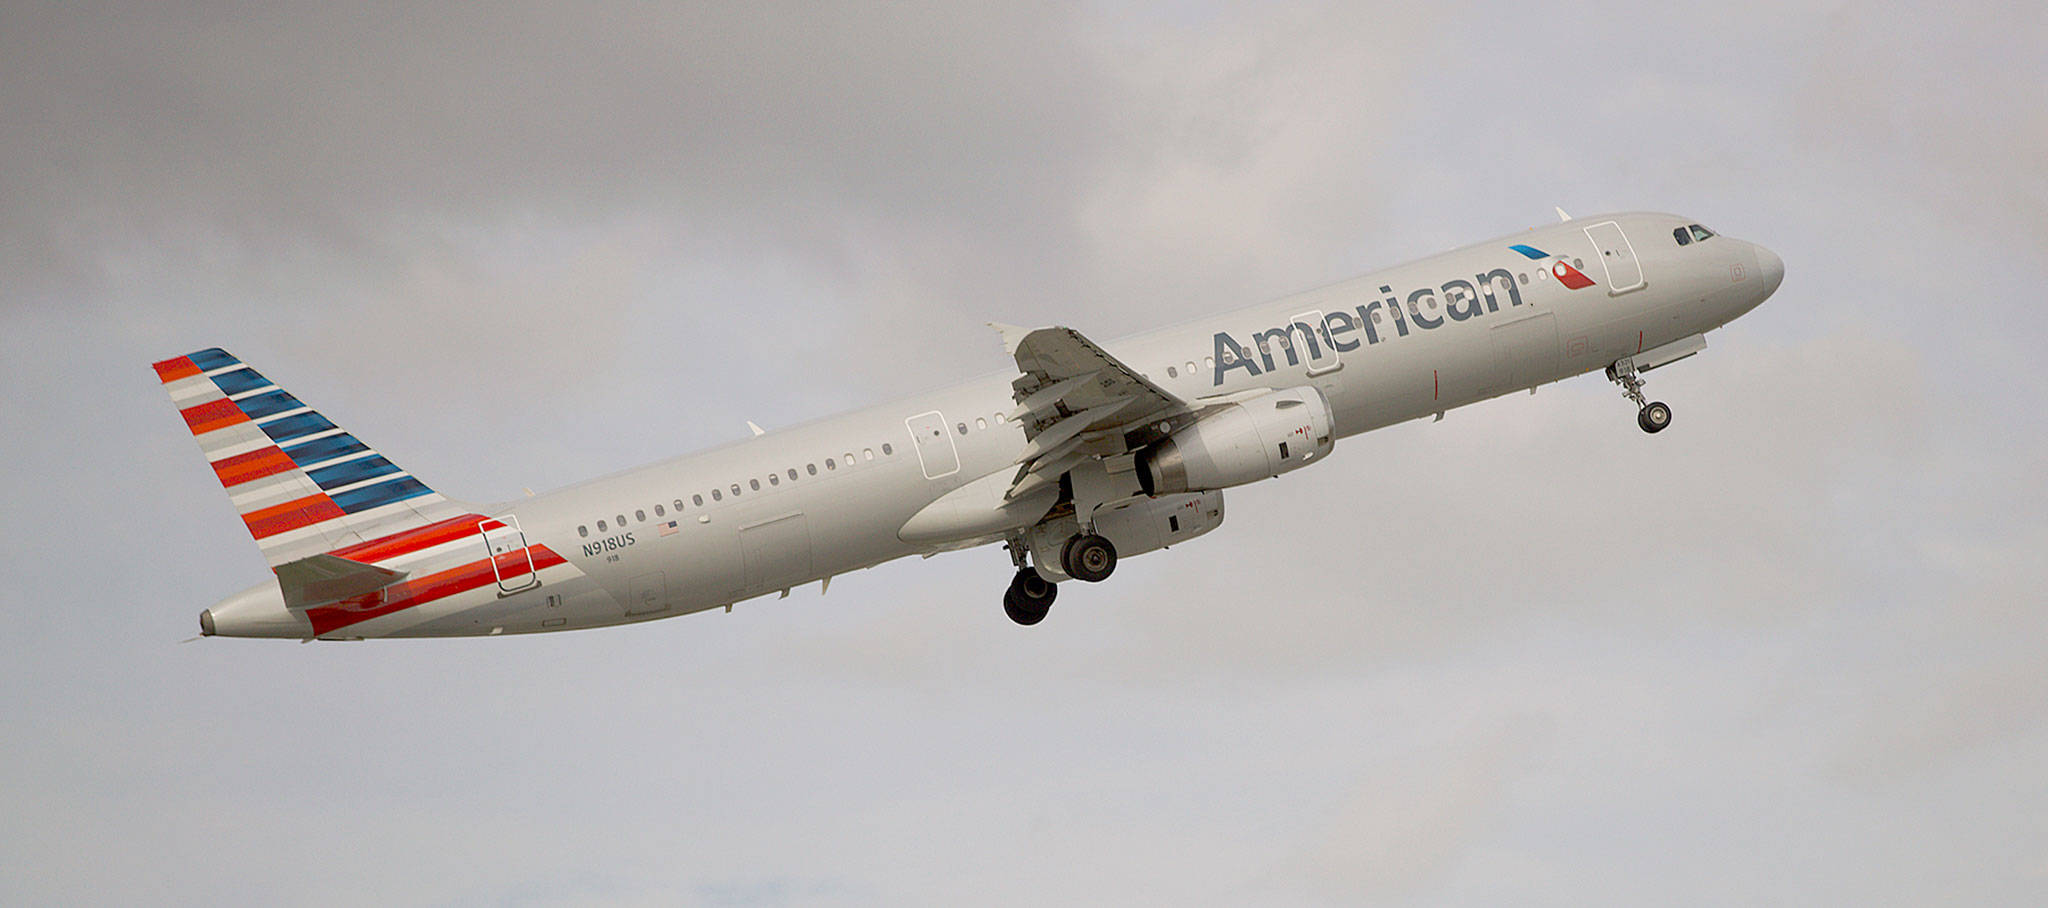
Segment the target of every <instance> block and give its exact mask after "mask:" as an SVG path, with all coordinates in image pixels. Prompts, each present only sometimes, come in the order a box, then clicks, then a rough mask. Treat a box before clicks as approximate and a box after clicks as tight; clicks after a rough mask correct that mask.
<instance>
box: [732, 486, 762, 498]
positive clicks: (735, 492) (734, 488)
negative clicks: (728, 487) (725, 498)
mask: <svg viewBox="0 0 2048 908" xmlns="http://www.w3.org/2000/svg"><path fill="white" fill-rule="evenodd" d="M756 484H757V485H758V483H756ZM732 497H734V498H738V497H740V484H739V483H737V482H735V483H733V484H732Z"/></svg>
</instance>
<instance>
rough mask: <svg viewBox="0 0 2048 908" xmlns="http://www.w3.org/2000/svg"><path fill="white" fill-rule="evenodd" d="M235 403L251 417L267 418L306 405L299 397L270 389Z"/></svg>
mask: <svg viewBox="0 0 2048 908" xmlns="http://www.w3.org/2000/svg"><path fill="white" fill-rule="evenodd" d="M235 405H236V406H238V407H241V408H242V412H243V413H245V414H248V417H249V418H250V419H266V418H268V417H272V416H276V415H277V414H279V413H283V412H286V411H288V410H297V409H299V408H300V407H303V406H305V404H302V403H299V399H298V398H296V397H293V396H291V395H290V394H286V393H285V392H283V391H270V392H267V393H264V394H258V395H256V396H255V397H244V398H242V399H241V400H238V401H235Z"/></svg>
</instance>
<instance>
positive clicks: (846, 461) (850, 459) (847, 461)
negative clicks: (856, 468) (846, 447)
mask: <svg viewBox="0 0 2048 908" xmlns="http://www.w3.org/2000/svg"><path fill="white" fill-rule="evenodd" d="M839 462H840V463H843V464H846V465H847V466H849V467H850V466H853V452H852V451H848V452H846V456H844V457H841V458H839Z"/></svg>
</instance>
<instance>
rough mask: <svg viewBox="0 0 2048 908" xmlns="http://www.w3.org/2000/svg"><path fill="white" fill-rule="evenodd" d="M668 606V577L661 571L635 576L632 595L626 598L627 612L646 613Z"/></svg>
mask: <svg viewBox="0 0 2048 908" xmlns="http://www.w3.org/2000/svg"><path fill="white" fill-rule="evenodd" d="M666 608H668V579H667V577H666V576H665V575H663V574H662V572H660V571H654V572H652V573H648V574H641V575H640V576H638V577H635V578H633V592H632V595H630V596H628V597H627V598H626V614H628V615H646V614H651V613H653V612H659V611H662V610H664V609H666Z"/></svg>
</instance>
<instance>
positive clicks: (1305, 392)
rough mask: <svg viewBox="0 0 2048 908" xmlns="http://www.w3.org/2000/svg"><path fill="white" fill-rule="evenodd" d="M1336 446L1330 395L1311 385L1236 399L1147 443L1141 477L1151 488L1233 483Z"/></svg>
mask: <svg viewBox="0 0 2048 908" xmlns="http://www.w3.org/2000/svg"><path fill="white" fill-rule="evenodd" d="M1334 447H1336V434H1335V432H1334V431H1333V430H1332V426H1331V417H1330V402H1329V401H1328V400H1327V399H1325V398H1324V397H1323V392H1321V391H1318V390H1316V389H1315V388H1312V387H1309V386H1306V385H1304V386H1301V387H1296V388H1287V389H1284V390H1280V391H1269V392H1267V393H1265V394H1261V395H1259V396H1257V397H1254V398H1252V399H1250V400H1246V401H1241V402H1238V403H1234V404H1230V405H1228V406H1225V407H1223V408H1222V409H1220V410H1218V411H1216V412H1214V413H1210V414H1209V415H1207V416H1204V417H1202V418H1201V419H1199V420H1197V421H1196V422H1195V424H1194V425H1191V426H1188V427H1187V428H1184V429H1181V430H1180V431H1178V432H1175V433H1173V434H1172V435H1171V436H1169V437H1167V439H1166V440H1165V441H1162V442H1160V443H1158V444H1156V445H1153V446H1152V447H1150V448H1146V449H1145V450H1144V451H1143V452H1141V453H1140V454H1139V455H1138V480H1139V483H1140V484H1141V485H1143V486H1144V489H1145V494H1147V495H1170V494H1173V493H1175V492H1193V491H1202V490H1205V489H1226V488H1229V487H1231V486H1241V485H1244V484H1245V483H1248V482H1257V481H1259V480H1261V479H1266V478H1268V477H1273V476H1278V475H1280V474H1282V473H1285V472H1288V471H1290V470H1296V469H1300V468H1301V467H1305V466H1307V465H1308V464H1309V463H1310V462H1312V461H1314V460H1315V459H1317V458H1319V457H1324V456H1327V455H1328V454H1329V453H1330V450H1331V449H1332V448H1334Z"/></svg>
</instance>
